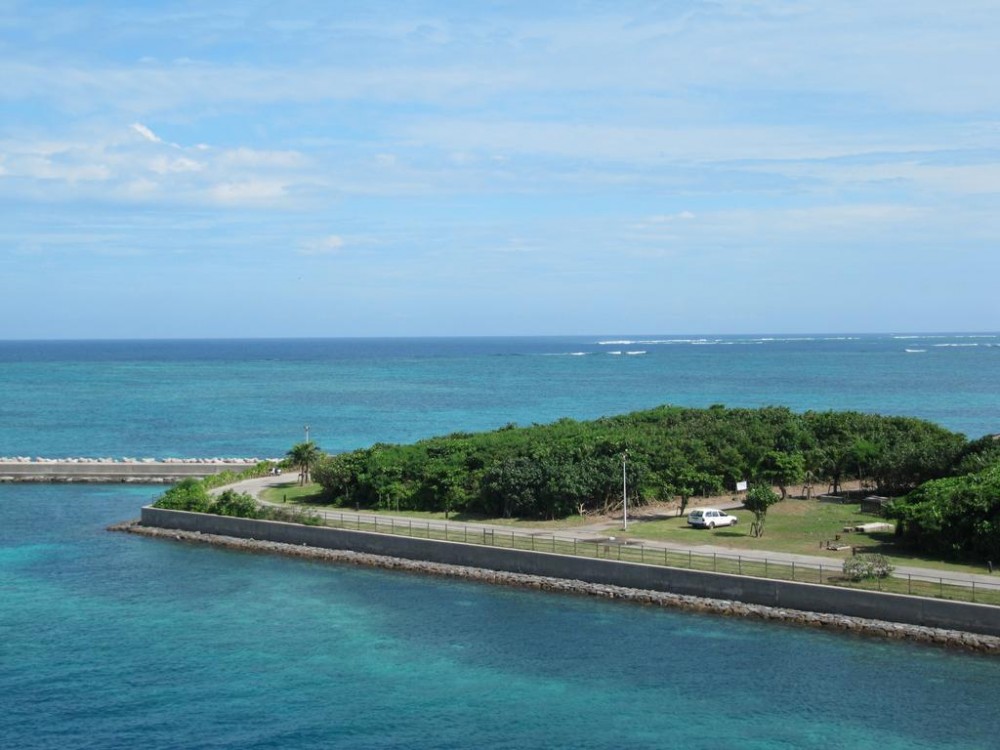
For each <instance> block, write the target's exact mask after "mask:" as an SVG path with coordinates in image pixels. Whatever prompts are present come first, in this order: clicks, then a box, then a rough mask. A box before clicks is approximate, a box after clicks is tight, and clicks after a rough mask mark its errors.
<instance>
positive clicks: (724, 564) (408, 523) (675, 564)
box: [315, 510, 1000, 606]
mask: <svg viewBox="0 0 1000 750" xmlns="http://www.w3.org/2000/svg"><path fill="white" fill-rule="evenodd" d="M315 512H316V514H317V515H319V516H320V517H321V518H322V519H323V522H324V525H326V526H330V527H333V528H341V529H349V530H355V531H370V532H376V533H380V534H397V535H401V536H407V537H412V538H417V539H433V540H437V541H447V542H462V543H464V544H481V545H486V546H490V547H500V548H506V549H519V550H525V551H531V552H548V553H552V554H559V555H573V556H575V557H588V558H595V559H599V560H616V561H619V562H631V563H640V564H643V565H660V566H664V567H670V568H684V569H688V570H702V571H707V572H713V573H729V574H735V575H745V576H754V577H757V578H770V579H775V580H783V581H796V582H800V583H815V584H821V585H826V586H840V587H845V586H846V587H850V588H859V589H869V590H876V591H885V592H889V593H896V594H908V595H911V596H925V597H930V598H939V599H951V600H955V601H966V602H976V603H981V604H991V605H995V606H1000V581H998V582H997V583H990V582H981V581H980V582H977V581H975V580H973V579H965V578H951V577H948V576H944V575H940V574H939V573H938V572H937V571H928V572H927V573H926V574H924V573H906V574H898V573H894V574H893V575H891V576H889V577H887V578H876V579H873V580H862V581H852V580H849V579H848V578H847V577H845V576H844V573H843V565H842V563H839V562H831V564H830V565H823V564H815V563H808V562H795V561H786V560H775V559H773V558H767V557H762V556H759V555H744V554H733V553H725V552H697V551H695V550H689V549H683V550H681V549H672V548H669V547H662V546H653V545H647V544H642V543H638V542H634V541H631V540H629V541H626V540H622V539H615V538H613V537H606V538H600V539H594V540H591V539H579V538H576V537H560V536H558V535H556V534H549V533H539V532H523V531H517V530H514V529H511V530H506V529H498V528H488V527H483V526H476V525H471V526H470V525H466V524H461V523H449V522H446V521H425V520H413V519H401V518H398V517H388V518H382V517H379V516H376V515H365V514H361V513H340V512H337V511H329V510H322V511H315Z"/></svg>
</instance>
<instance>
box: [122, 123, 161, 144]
mask: <svg viewBox="0 0 1000 750" xmlns="http://www.w3.org/2000/svg"><path fill="white" fill-rule="evenodd" d="M129 127H131V128H132V130H134V131H135V132H136V133H138V134H139V135H141V136H142V137H143V138H145V139H146V140H147V141H149V142H150V143H163V140H162V139H161V138H160V137H159V136H158V135H157V134H156V133H154V132H153V131H152V130H150V129H149V128H147V127H146V126H145V125H143V124H142V123H141V122H133V123H132V124H131V125H130V126H129Z"/></svg>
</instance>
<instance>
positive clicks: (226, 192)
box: [208, 180, 288, 205]
mask: <svg viewBox="0 0 1000 750" xmlns="http://www.w3.org/2000/svg"><path fill="white" fill-rule="evenodd" d="M287 191H288V186H287V185H286V184H285V183H283V182H281V181H279V180H242V181H239V182H223V183H219V184H216V185H212V186H211V187H210V188H209V189H208V194H209V195H210V196H211V197H212V199H213V200H215V201H217V202H219V203H222V204H228V205H245V204H250V205H259V204H270V205H275V204H277V203H280V202H282V201H283V199H284V198H286V197H287Z"/></svg>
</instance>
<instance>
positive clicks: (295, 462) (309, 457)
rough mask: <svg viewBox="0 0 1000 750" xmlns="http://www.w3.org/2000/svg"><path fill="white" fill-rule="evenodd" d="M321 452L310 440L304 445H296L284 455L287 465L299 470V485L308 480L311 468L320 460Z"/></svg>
mask: <svg viewBox="0 0 1000 750" xmlns="http://www.w3.org/2000/svg"><path fill="white" fill-rule="evenodd" d="M322 456H323V452H322V451H321V450H320V449H319V446H318V445H316V443H314V442H312V441H311V440H309V441H307V442H305V443H298V444H296V445H293V446H292V449H291V450H290V451H288V453H287V454H285V458H286V459H287V461H288V463H289V464H291V465H292V466H293V467H294V468H296V469H298V470H299V484H300V485H304V484H306V483H307V482H308V481H309V479H310V472H311V471H312V468H313V466H315V465H316V463H317V462H318V461H319V460H320V458H322Z"/></svg>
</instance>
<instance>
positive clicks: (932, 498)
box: [889, 463, 1000, 561]
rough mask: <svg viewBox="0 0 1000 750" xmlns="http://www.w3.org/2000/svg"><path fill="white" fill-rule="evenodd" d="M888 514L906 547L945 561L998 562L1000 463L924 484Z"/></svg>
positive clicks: (999, 554) (999, 558) (898, 502)
mask: <svg viewBox="0 0 1000 750" xmlns="http://www.w3.org/2000/svg"><path fill="white" fill-rule="evenodd" d="M889 513H890V515H891V516H892V517H894V518H896V519H898V520H899V522H900V523H899V529H900V534H901V539H902V540H903V541H904V542H905V543H906V544H908V545H909V546H912V547H914V548H916V549H921V550H924V551H926V552H929V553H931V554H935V555H939V556H941V557H943V558H945V559H959V560H960V559H968V558H971V559H978V560H991V561H1000V463H995V464H993V465H992V466H990V467H989V468H986V469H983V470H981V471H977V472H975V473H971V474H965V475H964V476H957V477H949V478H947V479H938V480H935V481H932V482H927V483H925V484H923V485H921V486H920V487H918V488H917V489H916V490H915V491H913V492H911V493H910V494H909V495H907V496H906V497H904V498H900V499H899V500H896V501H895V502H894V503H893V505H892V508H891V509H890V511H889Z"/></svg>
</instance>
